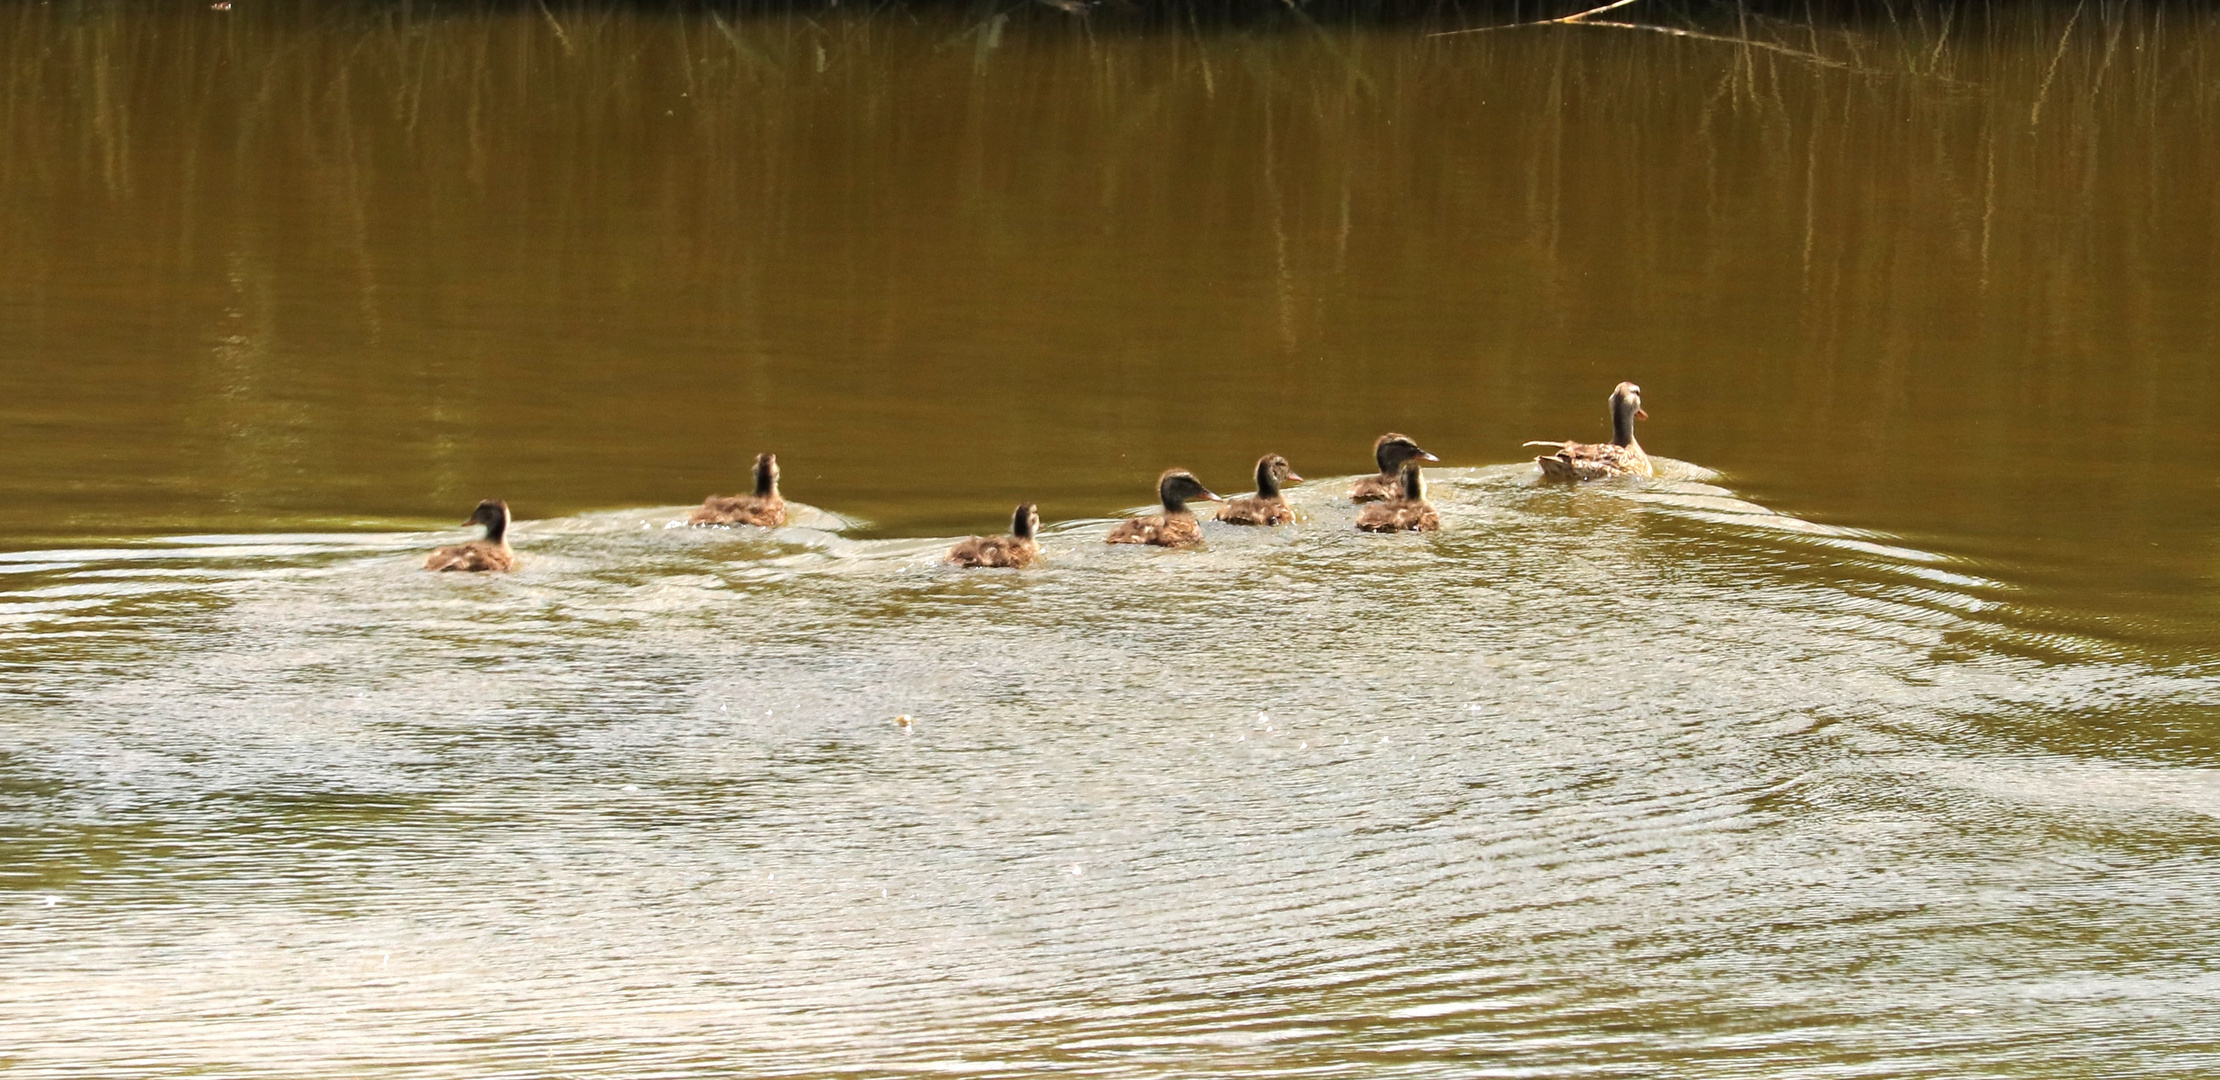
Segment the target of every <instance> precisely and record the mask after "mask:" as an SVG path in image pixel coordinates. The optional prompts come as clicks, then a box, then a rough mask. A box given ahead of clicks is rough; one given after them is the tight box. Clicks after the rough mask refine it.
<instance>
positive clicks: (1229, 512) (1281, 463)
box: [1218, 454, 1303, 525]
mask: <svg viewBox="0 0 2220 1080" xmlns="http://www.w3.org/2000/svg"><path fill="white" fill-rule="evenodd" d="M1302 479H1303V478H1302V477H1300V476H1297V475H1295V471H1294V469H1293V468H1292V467H1291V466H1289V465H1288V463H1287V459H1286V458H1284V457H1281V456H1280V455H1278V454H1266V455H1264V456H1263V457H1261V458H1258V459H1257V462H1256V494H1254V495H1243V496H1241V497H1240V498H1238V499H1233V500H1231V501H1229V502H1227V503H1226V504H1225V505H1224V506H1222V507H1219V508H1218V520H1220V521H1223V522H1225V523H1226V524H1228V525H1284V524H1286V523H1288V522H1290V521H1293V520H1295V511H1293V510H1291V509H1289V508H1288V505H1287V499H1286V497H1284V496H1282V495H1281V494H1280V485H1281V484H1284V483H1288V482H1290V481H1295V482H1300V481H1301V480H1302Z"/></svg>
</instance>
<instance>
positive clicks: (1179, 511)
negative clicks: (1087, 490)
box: [1104, 469, 1220, 548]
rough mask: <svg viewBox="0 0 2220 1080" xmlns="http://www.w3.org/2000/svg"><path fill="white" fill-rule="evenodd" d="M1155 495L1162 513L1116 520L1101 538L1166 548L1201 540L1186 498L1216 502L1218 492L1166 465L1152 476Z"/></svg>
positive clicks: (1114, 541)
mask: <svg viewBox="0 0 2220 1080" xmlns="http://www.w3.org/2000/svg"><path fill="white" fill-rule="evenodd" d="M1156 497H1157V499H1158V500H1159V501H1161V502H1162V503H1163V504H1164V512H1163V513H1161V514H1150V515H1148V516H1146V517H1137V518H1127V519H1126V520H1124V521H1121V522H1118V524H1117V525H1116V526H1115V527H1114V528H1112V529H1111V530H1110V535H1109V536H1107V537H1105V538H1104V540H1105V542H1107V543H1112V544H1154V545H1155V546H1157V547H1169V548H1183V547H1194V546H1195V545H1197V544H1200V543H1202V526H1201V525H1198V524H1196V522H1195V515H1194V513H1193V512H1191V511H1189V510H1188V509H1187V500H1189V499H1202V500H1205V501H1208V502H1218V501H1220V500H1219V498H1218V496H1217V495H1215V494H1212V493H1211V490H1210V489H1209V488H1206V487H1204V486H1202V481H1200V480H1197V479H1195V477H1194V474H1192V473H1189V472H1188V471H1187V470H1185V469H1166V470H1164V475H1162V476H1159V477H1157V478H1156Z"/></svg>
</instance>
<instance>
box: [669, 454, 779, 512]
mask: <svg viewBox="0 0 2220 1080" xmlns="http://www.w3.org/2000/svg"><path fill="white" fill-rule="evenodd" d="M686 524H688V525H761V526H763V527H764V528H773V527H776V526H779V525H784V524H786V500H785V499H783V498H780V497H779V456H778V455H777V454H757V455H756V456H755V494H753V495H711V496H710V497H708V498H706V499H703V500H702V503H701V509H698V510H696V511H694V513H693V516H691V517H688V518H687V519H686Z"/></svg>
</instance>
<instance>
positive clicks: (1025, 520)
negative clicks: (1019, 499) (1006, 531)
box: [1010, 510, 1033, 540]
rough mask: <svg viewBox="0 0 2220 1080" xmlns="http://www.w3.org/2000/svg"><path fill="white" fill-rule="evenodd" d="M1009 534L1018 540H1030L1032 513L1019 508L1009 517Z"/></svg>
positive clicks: (1031, 536) (1031, 535)
mask: <svg viewBox="0 0 2220 1080" xmlns="http://www.w3.org/2000/svg"><path fill="white" fill-rule="evenodd" d="M1010 535H1011V536H1014V537H1016V538H1018V539H1020V540H1031V539H1032V538H1033V515H1031V514H1028V513H1026V512H1025V511H1023V510H1020V511H1018V512H1017V514H1016V515H1015V516H1013V517H1011V518H1010Z"/></svg>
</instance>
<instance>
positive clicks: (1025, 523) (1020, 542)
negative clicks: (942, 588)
mask: <svg viewBox="0 0 2220 1080" xmlns="http://www.w3.org/2000/svg"><path fill="white" fill-rule="evenodd" d="M1040 531H1041V512H1040V510H1039V509H1038V508H1036V507H1035V506H1034V505H1033V504H1032V503H1019V504H1018V508H1017V512H1016V513H1014V514H1011V515H1010V535H1008V536H974V537H971V538H970V539H968V540H960V541H958V542H957V543H956V546H955V547H952V548H949V549H948V561H949V563H951V564H952V565H955V566H1017V567H1024V566H1031V565H1033V560H1034V559H1036V558H1039V557H1040V554H1041V545H1040V541H1038V540H1036V539H1034V536H1035V535H1036V534H1038V533H1039V532H1040Z"/></svg>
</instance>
